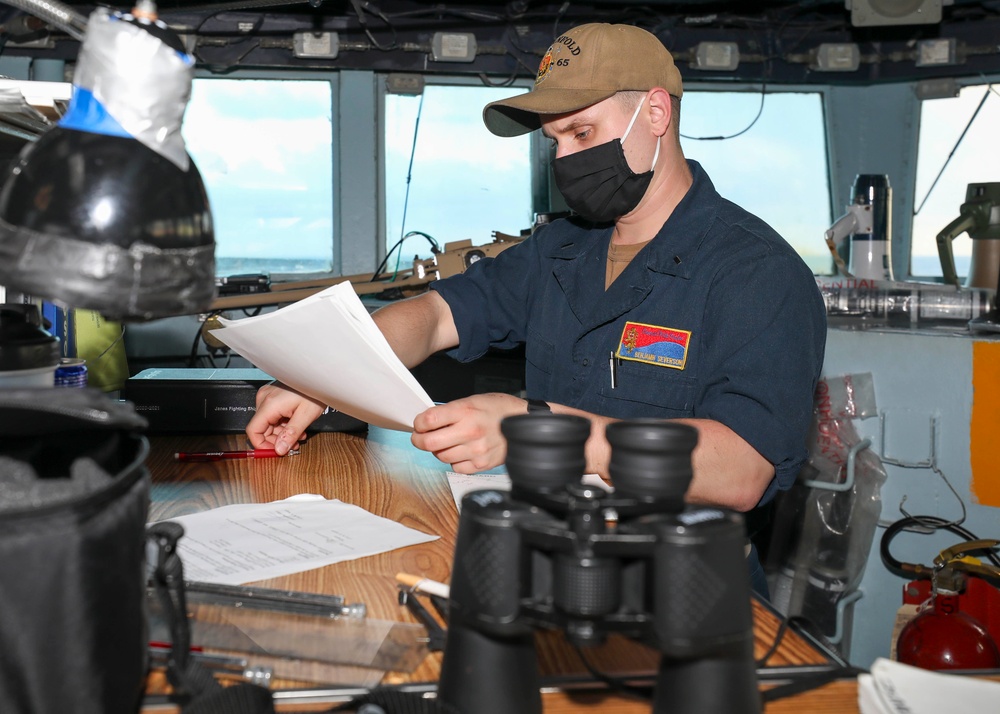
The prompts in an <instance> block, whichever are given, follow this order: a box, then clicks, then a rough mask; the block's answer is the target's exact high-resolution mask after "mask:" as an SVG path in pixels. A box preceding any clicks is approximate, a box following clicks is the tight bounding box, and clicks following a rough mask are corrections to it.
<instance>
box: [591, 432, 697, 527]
mask: <svg viewBox="0 0 1000 714" xmlns="http://www.w3.org/2000/svg"><path fill="white" fill-rule="evenodd" d="M605 434H606V435H607V438H608V442H609V443H610V444H611V463H610V464H609V465H608V471H609V474H610V476H611V483H613V484H614V487H615V492H616V493H619V494H621V495H622V496H631V497H633V498H639V499H642V500H656V501H664V502H668V503H674V504H675V505H676V507H677V508H678V509H680V508H681V507H683V503H684V494H685V493H687V490H688V486H689V485H690V484H691V477H692V467H691V453H692V452H693V451H694V447H695V445H696V444H697V443H698V430H697V429H695V428H694V427H692V426H688V425H687V424H678V423H676V422H670V421H664V420H658V419H632V420H629V421H619V422H613V423H611V424H608V427H607V429H606V430H605Z"/></svg>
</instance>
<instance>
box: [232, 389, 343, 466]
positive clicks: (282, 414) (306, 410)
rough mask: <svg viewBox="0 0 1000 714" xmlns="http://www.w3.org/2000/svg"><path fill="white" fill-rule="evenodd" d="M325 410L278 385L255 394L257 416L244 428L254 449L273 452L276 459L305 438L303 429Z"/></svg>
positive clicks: (316, 403)
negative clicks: (275, 454) (271, 449)
mask: <svg viewBox="0 0 1000 714" xmlns="http://www.w3.org/2000/svg"><path fill="white" fill-rule="evenodd" d="M325 409H326V406H325V405H323V404H321V403H320V402H317V401H316V400H315V399H310V398H309V397H307V396H305V395H302V394H299V393H298V392H296V391H295V390H293V389H290V388H289V387H286V386H284V385H282V384H279V383H278V382H275V383H274V384H267V385H265V386H263V387H261V388H260V389H259V390H257V413H256V414H254V416H253V418H252V419H251V420H250V423H249V424H247V429H246V432H247V436H248V437H249V438H250V443H251V444H253V447H254V448H255V449H262V448H263V449H266V448H273V449H274V450H275V451H276V452H277V453H278V455H279V456H284V455H285V454H287V453H288V450H289V449H291V448H292V447H293V446H295V445H296V444H298V442H300V441H303V440H304V439H305V438H306V428H307V427H308V426H309V425H310V424H312V423H313V422H314V421H316V419H317V418H318V417H319V415H320V414H322V413H323V411H324V410H325Z"/></svg>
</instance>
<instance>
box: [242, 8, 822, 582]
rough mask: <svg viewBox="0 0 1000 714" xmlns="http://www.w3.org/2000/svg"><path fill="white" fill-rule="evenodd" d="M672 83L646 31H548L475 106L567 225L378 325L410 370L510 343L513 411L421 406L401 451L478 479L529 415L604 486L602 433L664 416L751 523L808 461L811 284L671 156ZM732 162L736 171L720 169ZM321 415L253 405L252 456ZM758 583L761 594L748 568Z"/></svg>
mask: <svg viewBox="0 0 1000 714" xmlns="http://www.w3.org/2000/svg"><path fill="white" fill-rule="evenodd" d="M682 93H683V88H682V83H681V76H680V73H679V72H678V71H677V68H676V67H675V66H674V62H673V58H672V57H671V56H670V53H669V52H667V50H666V49H665V48H664V46H663V44H662V43H661V42H660V41H659V40H658V39H657V38H656V37H655V36H653V35H652V34H650V33H648V32H646V31H644V30H641V29H639V28H636V27H632V26H626V25H606V24H590V25H582V26H579V27H576V28H574V29H572V30H569V31H568V32H566V33H565V34H563V35H562V36H560V37H559V38H558V39H556V41H555V42H554V43H553V44H552V46H551V47H550V48H549V50H548V52H547V54H546V55H545V57H544V58H543V59H542V62H541V65H540V67H539V70H538V75H537V78H536V80H535V86H534V88H533V89H532V91H531V92H529V93H526V94H522V95H518V96H516V97H513V98H510V99H505V100H502V101H499V102H493V103H491V104H489V105H487V107H486V108H485V109H484V112H483V118H484V121H485V123H486V126H487V128H488V129H489V130H490V131H492V132H493V133H494V134H497V135H500V136H516V135H519V134H524V133H526V132H529V131H532V130H534V129H541V131H542V132H543V133H544V134H545V136H547V137H548V138H549V139H551V140H552V141H553V143H554V148H555V159H554V161H553V172H554V176H555V180H556V185H557V187H558V188H559V190H560V192H561V193H562V195H563V197H564V198H565V200H566V202H567V204H568V205H569V207H570V208H572V209H573V211H574V212H575V214H576V215H574V216H572V217H570V218H569V219H565V220H559V221H555V222H553V223H551V224H549V225H548V226H545V227H543V228H540V229H539V230H537V231H536V232H535V233H534V235H532V237H531V238H530V239H528V240H526V241H524V242H523V243H520V244H518V245H516V246H513V247H511V248H509V249H507V250H505V251H504V252H503V253H501V254H500V255H498V256H497V257H496V258H494V259H484V260H480V261H478V262H477V263H475V264H474V265H473V266H471V267H470V268H469V269H468V270H467V271H466V272H465V273H463V274H461V275H456V276H453V277H451V278H448V279H446V280H440V281H437V282H435V283H432V285H431V288H432V289H431V290H430V291H429V292H428V293H427V294H425V295H421V296H418V297H415V298H412V299H410V300H405V301H401V302H399V303H396V304H393V305H390V306H388V307H385V308H383V309H381V310H379V311H378V312H376V313H375V315H374V319H375V322H376V324H377V325H378V326H379V328H380V329H381V330H382V332H383V333H384V334H385V336H386V338H387V340H388V341H389V344H390V345H392V347H393V349H394V350H395V352H396V353H397V355H399V357H400V359H401V360H402V361H403V363H404V364H406V365H407V366H411V367H412V366H415V365H417V364H419V363H420V362H422V361H423V360H424V359H426V358H427V357H429V356H430V355H432V354H434V353H435V352H438V351H441V350H448V351H449V354H450V355H451V356H453V357H455V358H456V359H459V360H461V361H470V360H474V359H476V358H478V357H480V356H482V355H483V354H484V353H485V352H486V351H487V350H488V349H489V348H490V347H499V348H509V347H513V346H515V345H518V344H522V343H523V344H524V345H525V353H526V357H527V364H526V372H525V380H526V387H527V395H528V397H529V398H528V399H527V400H524V399H520V398H517V397H514V396H511V395H507V394H481V395H475V396H472V397H467V398H464V399H459V400H456V401H453V402H450V403H448V404H443V405H438V406H434V407H432V408H430V409H428V410H427V411H425V412H423V413H422V414H420V415H418V416H417V418H416V420H415V421H414V424H413V427H414V432H413V436H412V441H413V443H414V444H415V445H416V446H417V447H419V448H421V449H425V450H427V451H430V452H432V453H434V454H435V456H437V457H438V458H439V459H441V460H442V461H443V462H445V463H448V464H451V465H452V468H453V469H454V470H456V471H459V472H464V473H473V472H476V471H481V470H484V469H488V468H492V467H494V466H497V465H499V464H501V463H503V461H504V457H505V453H506V452H505V448H506V446H505V442H504V439H503V437H502V435H501V433H500V428H499V427H500V421H501V419H503V418H504V417H506V416H510V415H514V414H523V413H525V412H526V411H536V410H542V411H552V412H556V413H563V414H580V415H583V416H586V417H588V418H589V419H590V420H591V422H592V424H593V428H592V431H591V437H590V439H589V441H588V443H587V471H588V472H591V473H599V474H601V475H602V476H605V477H606V476H607V475H608V460H609V456H610V446H609V444H608V443H607V441H606V439H605V438H604V429H605V426H606V425H607V424H608V423H610V422H611V421H614V420H616V419H629V418H639V417H652V418H669V419H677V420H680V421H683V422H685V423H688V424H691V425H693V426H695V427H696V428H697V429H698V431H699V441H698V446H697V448H696V449H695V452H694V455H693V464H694V479H693V481H692V484H691V487H690V489H689V491H688V500H689V501H691V502H692V503H703V504H716V505H720V506H724V507H727V508H732V509H735V510H738V511H744V512H747V511H753V510H754V509H755V508H757V507H758V506H760V505H762V504H764V503H766V502H768V501H769V500H770V499H771V498H773V496H774V494H775V492H776V491H777V490H778V489H779V488H788V487H789V486H790V485H791V483H792V482H793V481H794V479H795V476H796V474H797V473H798V470H799V467H800V466H801V465H802V463H803V462H804V460H805V458H806V434H807V431H808V429H809V425H810V423H811V415H812V396H813V390H814V388H815V385H816V381H817V379H818V378H819V373H820V368H821V365H822V359H823V351H824V345H825V340H826V314H825V309H824V306H823V302H822V300H821V298H820V295H819V291H818V290H817V287H816V283H815V279H814V277H813V275H812V273H811V271H810V270H809V269H808V268H807V267H806V265H805V264H804V263H803V261H802V260H801V259H800V258H799V256H798V255H797V254H796V253H795V251H794V250H793V249H792V248H791V247H790V246H789V245H788V244H787V243H786V242H785V241H784V240H783V239H782V238H781V237H780V236H779V235H778V234H777V233H775V231H774V230H773V229H771V228H770V227H769V226H768V225H766V224H765V223H764V222H763V221H761V220H760V219H758V218H756V217H754V216H753V215H751V214H749V213H747V212H746V211H744V210H743V209H741V208H739V207H738V206H736V205H734V204H732V203H730V202H728V201H726V200H725V199H723V198H722V197H720V196H719V194H718V193H717V192H716V191H715V188H714V187H713V186H712V183H711V181H710V179H709V178H708V176H707V175H706V174H705V172H704V170H702V168H701V167H700V166H699V165H698V164H697V163H696V162H694V161H687V160H685V158H684V156H683V154H682V152H681V146H680V134H679V128H678V121H679V113H680V99H681V95H682ZM734 159H738V157H734ZM322 409H323V405H321V404H318V403H315V402H312V401H311V400H309V399H307V398H305V397H302V396H300V395H298V394H296V393H294V392H290V391H288V390H287V389H285V388H282V387H280V386H277V385H276V386H271V387H265V388H263V389H262V390H261V392H260V393H259V394H258V408H257V413H256V416H255V417H254V418H253V420H252V421H251V422H250V425H249V426H248V427H247V433H248V435H249V436H250V439H251V442H252V443H253V445H254V446H255V447H262V446H265V445H274V446H275V447H276V448H277V450H278V451H279V453H283V452H284V451H286V450H287V449H288V448H289V447H290V446H291V445H292V444H295V443H296V441H297V440H298V439H299V438H300V437H301V436H302V434H303V433H304V431H305V428H306V426H308V424H309V423H311V422H312V420H313V419H315V418H316V417H317V416H318V415H319V414H320V412H321V411H322ZM748 565H749V567H750V570H751V576H752V581H753V584H754V587H755V589H757V590H758V591H760V592H762V593H765V592H766V583H765V581H764V579H763V572H762V571H761V569H760V567H759V563H758V560H757V557H756V553H755V552H753V551H751V552H750V556H749V557H748Z"/></svg>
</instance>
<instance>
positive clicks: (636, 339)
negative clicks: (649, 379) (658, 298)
mask: <svg viewBox="0 0 1000 714" xmlns="http://www.w3.org/2000/svg"><path fill="white" fill-rule="evenodd" d="M690 342H691V333H690V332H689V331H688V330H675V329H673V328H670V327H659V326H657V325H644V324H643V323H641V322H626V323H625V329H623V330H622V339H621V343H620V344H619V345H618V353H617V354H618V356H619V357H621V358H622V359H631V360H635V361H636V362H647V363H649V364H656V365H660V366H661V367H671V368H672V369H684V363H685V362H687V353H688V344H690Z"/></svg>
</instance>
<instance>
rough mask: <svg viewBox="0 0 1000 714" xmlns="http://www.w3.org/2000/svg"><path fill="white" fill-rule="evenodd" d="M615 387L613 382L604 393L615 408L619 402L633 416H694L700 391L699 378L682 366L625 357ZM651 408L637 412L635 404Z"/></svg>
mask: <svg viewBox="0 0 1000 714" xmlns="http://www.w3.org/2000/svg"><path fill="white" fill-rule="evenodd" d="M616 371H617V383H616V386H615V388H614V389H612V388H611V385H610V384H609V383H605V384H604V385H603V386H602V387H601V396H602V397H605V398H606V399H607V400H608V404H609V406H610V407H611V408H612V409H613V410H614V407H615V404H616V403H618V404H620V406H621V407H622V408H623V409H625V410H626V411H628V412H630V413H631V415H632V416H650V417H681V416H692V410H693V409H694V404H695V399H696V398H697V395H698V380H697V379H695V378H694V377H690V376H688V375H686V374H684V373H683V372H681V371H680V370H676V369H670V368H669V367H660V366H657V365H653V364H645V363H643V362H636V361H634V360H622V361H621V363H620V364H619V365H618V367H617V370H616ZM640 404H641V405H645V406H646V407H647V408H646V409H643V410H641V413H640V414H635V413H634V412H635V411H636V409H635V406H634V405H640ZM629 405H632V406H629Z"/></svg>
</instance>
